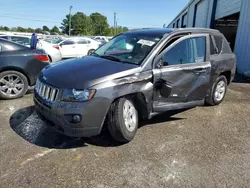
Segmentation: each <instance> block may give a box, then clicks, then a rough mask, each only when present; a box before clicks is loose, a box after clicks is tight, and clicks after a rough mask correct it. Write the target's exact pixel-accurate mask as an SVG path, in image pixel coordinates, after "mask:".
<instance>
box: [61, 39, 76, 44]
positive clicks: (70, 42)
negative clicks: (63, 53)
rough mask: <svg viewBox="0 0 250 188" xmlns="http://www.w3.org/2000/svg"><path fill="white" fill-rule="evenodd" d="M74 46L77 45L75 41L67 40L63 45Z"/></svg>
mask: <svg viewBox="0 0 250 188" xmlns="http://www.w3.org/2000/svg"><path fill="white" fill-rule="evenodd" d="M72 44H75V41H73V40H66V41H64V42H63V43H62V45H72Z"/></svg>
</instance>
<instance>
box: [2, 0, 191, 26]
mask: <svg viewBox="0 0 250 188" xmlns="http://www.w3.org/2000/svg"><path fill="white" fill-rule="evenodd" d="M189 1H190V0H3V1H2V2H1V5H0V25H3V26H8V27H17V26H21V27H26V28H27V27H31V28H39V27H40V28H41V27H42V26H43V25H47V26H48V27H49V28H52V27H53V26H55V25H56V26H58V27H60V26H61V22H62V20H63V19H64V18H65V15H66V14H68V13H69V7H70V6H71V5H72V6H73V8H72V13H73V14H74V13H76V12H83V13H85V14H86V15H90V14H91V13H93V12H99V13H101V14H103V15H105V16H106V17H107V18H108V23H109V24H110V25H113V23H114V12H116V13H117V24H118V25H119V26H126V27H128V28H142V27H162V26H163V24H164V23H165V24H169V23H170V22H171V21H172V20H173V19H174V18H175V16H177V14H178V13H179V12H180V11H181V10H182V9H183V8H184V7H185V6H186V5H187V4H188V2H189Z"/></svg>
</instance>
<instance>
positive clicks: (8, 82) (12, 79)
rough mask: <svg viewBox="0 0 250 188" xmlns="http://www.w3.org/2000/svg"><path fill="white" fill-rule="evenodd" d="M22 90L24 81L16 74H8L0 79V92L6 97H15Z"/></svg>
mask: <svg viewBox="0 0 250 188" xmlns="http://www.w3.org/2000/svg"><path fill="white" fill-rule="evenodd" d="M23 90H24V81H23V80H22V78H21V77H20V76H18V75H16V74H8V75H5V76H4V77H2V78H1V79H0V92H1V93H2V94H3V95H6V96H8V97H15V96H17V95H19V94H20V93H22V91H23Z"/></svg>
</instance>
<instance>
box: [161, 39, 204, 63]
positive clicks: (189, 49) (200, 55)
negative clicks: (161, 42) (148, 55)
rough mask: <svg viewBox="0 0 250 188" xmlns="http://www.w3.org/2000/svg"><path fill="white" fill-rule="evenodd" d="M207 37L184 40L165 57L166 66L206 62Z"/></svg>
mask: <svg viewBox="0 0 250 188" xmlns="http://www.w3.org/2000/svg"><path fill="white" fill-rule="evenodd" d="M205 57H206V37H195V38H189V39H186V40H183V41H181V42H179V43H178V44H176V45H175V46H174V47H172V48H171V49H170V50H168V51H167V52H166V53H165V54H164V55H163V62H164V66H167V65H178V64H189V63H197V62H204V61H205Z"/></svg>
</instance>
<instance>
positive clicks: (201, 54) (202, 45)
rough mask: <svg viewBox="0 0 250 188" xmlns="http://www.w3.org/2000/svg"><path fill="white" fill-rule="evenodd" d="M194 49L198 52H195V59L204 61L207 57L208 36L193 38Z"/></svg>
mask: <svg viewBox="0 0 250 188" xmlns="http://www.w3.org/2000/svg"><path fill="white" fill-rule="evenodd" d="M192 40H193V43H194V49H195V50H194V51H196V52H197V53H196V54H194V60H195V62H196V63H200V62H204V61H205V59H206V37H197V38H193V39H192Z"/></svg>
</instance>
